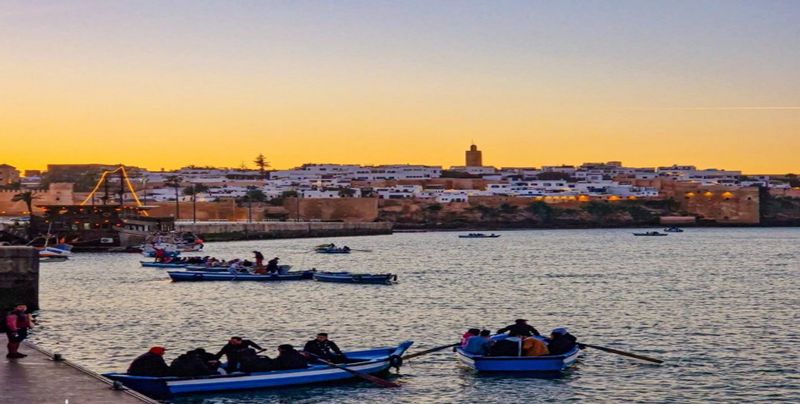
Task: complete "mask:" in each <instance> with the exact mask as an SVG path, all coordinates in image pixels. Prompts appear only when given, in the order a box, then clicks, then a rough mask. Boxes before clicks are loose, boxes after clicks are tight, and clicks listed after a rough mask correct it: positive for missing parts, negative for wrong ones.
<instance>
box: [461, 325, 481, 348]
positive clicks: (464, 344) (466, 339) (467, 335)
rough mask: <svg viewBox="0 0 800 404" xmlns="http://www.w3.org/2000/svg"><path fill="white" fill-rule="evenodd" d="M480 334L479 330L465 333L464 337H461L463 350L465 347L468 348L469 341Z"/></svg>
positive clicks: (471, 329)
mask: <svg viewBox="0 0 800 404" xmlns="http://www.w3.org/2000/svg"><path fill="white" fill-rule="evenodd" d="M480 333H481V330H479V329H477V328H470V329H469V330H467V332H465V333H464V335H462V336H461V348H464V347H465V346H467V341H468V340H469V339H470V338H472V337H475V336H477V335H479V334H480Z"/></svg>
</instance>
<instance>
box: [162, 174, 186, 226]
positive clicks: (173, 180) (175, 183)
mask: <svg viewBox="0 0 800 404" xmlns="http://www.w3.org/2000/svg"><path fill="white" fill-rule="evenodd" d="M181 182H183V178H181V177H180V176H179V175H170V176H168V177H167V179H166V181H164V185H166V186H168V187H170V188H173V189H175V220H178V219H180V217H181V205H180V195H179V194H178V190H180V188H181Z"/></svg>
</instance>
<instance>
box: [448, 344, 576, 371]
mask: <svg viewBox="0 0 800 404" xmlns="http://www.w3.org/2000/svg"><path fill="white" fill-rule="evenodd" d="M502 338H505V336H504V335H503V336H501V335H496V336H494V337H492V339H494V340H497V339H502ZM534 338H539V339H541V340H544V338H543V337H534ZM580 351H581V350H580V348H578V345H575V348H573V349H572V350H571V351H569V352H567V353H564V354H561V355H545V356H483V355H473V354H471V353H468V352H464V350H463V349H461V347H458V348H456V358H458V360H459V362H461V363H462V364H464V365H466V366H469V367H470V368H472V369H474V370H476V371H478V372H544V373H548V372H549V373H555V372H563V371H565V370H567V369H569V368H570V367H571V366H572V365H573V364H575V360H577V359H578V354H579V353H580Z"/></svg>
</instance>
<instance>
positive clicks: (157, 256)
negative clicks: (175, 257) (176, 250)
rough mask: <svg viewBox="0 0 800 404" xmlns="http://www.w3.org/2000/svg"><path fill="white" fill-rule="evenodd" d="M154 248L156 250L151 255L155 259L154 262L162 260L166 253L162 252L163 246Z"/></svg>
mask: <svg viewBox="0 0 800 404" xmlns="http://www.w3.org/2000/svg"><path fill="white" fill-rule="evenodd" d="M155 250H156V252H155V254H153V256H154V257H155V259H156V261H155V262H161V261H163V260H164V257H165V256H166V253H165V252H164V249H163V248H156V249H155Z"/></svg>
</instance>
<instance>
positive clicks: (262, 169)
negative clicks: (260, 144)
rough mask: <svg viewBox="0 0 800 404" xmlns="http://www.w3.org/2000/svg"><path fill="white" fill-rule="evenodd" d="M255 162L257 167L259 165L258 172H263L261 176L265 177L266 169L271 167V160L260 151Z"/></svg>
mask: <svg viewBox="0 0 800 404" xmlns="http://www.w3.org/2000/svg"><path fill="white" fill-rule="evenodd" d="M253 162H254V163H256V167H258V172H259V173H261V177H262V178H265V177H266V176H267V175H266V169H267V167H269V162H268V161H267V160H266V159H265V157H264V155H263V154H261V153H259V154H258V156H256V159H255V160H254V161H253Z"/></svg>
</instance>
